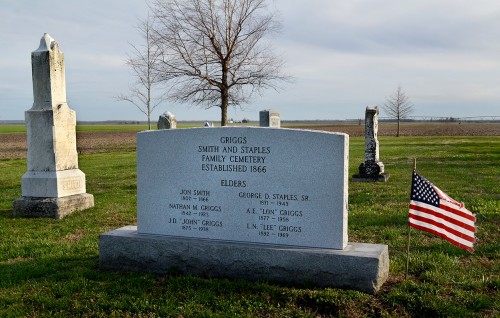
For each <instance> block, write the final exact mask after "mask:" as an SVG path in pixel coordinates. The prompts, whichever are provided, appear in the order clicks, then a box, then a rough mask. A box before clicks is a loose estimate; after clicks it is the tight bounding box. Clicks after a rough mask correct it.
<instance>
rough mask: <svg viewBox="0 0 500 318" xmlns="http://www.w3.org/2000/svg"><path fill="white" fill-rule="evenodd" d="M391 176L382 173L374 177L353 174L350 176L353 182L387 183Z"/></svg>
mask: <svg viewBox="0 0 500 318" xmlns="http://www.w3.org/2000/svg"><path fill="white" fill-rule="evenodd" d="M390 176H391V175H390V174H388V173H382V174H379V175H376V176H371V175H365V174H355V175H353V176H352V181H353V182H387V180H389V177H390Z"/></svg>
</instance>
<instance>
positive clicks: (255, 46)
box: [150, 0, 291, 125]
mask: <svg viewBox="0 0 500 318" xmlns="http://www.w3.org/2000/svg"><path fill="white" fill-rule="evenodd" d="M150 9H151V11H152V12H153V14H154V17H155V20H154V24H153V25H152V34H153V38H154V43H155V45H156V46H158V47H159V48H160V50H161V54H162V57H161V59H160V60H159V61H158V63H157V64H156V65H155V71H156V72H157V74H159V76H160V77H159V78H158V80H159V81H162V82H164V83H165V84H166V86H167V87H168V94H167V95H168V96H167V97H168V99H169V100H171V101H174V102H181V103H191V104H194V105H198V106H202V107H205V108H210V107H214V106H215V107H220V108H221V125H225V124H226V122H227V108H228V107H229V106H236V105H241V104H243V103H246V102H248V101H249V100H250V99H251V98H252V96H253V95H254V94H262V93H263V91H264V90H265V89H268V88H272V89H275V90H279V89H280V87H279V86H278V84H277V83H278V82H283V81H289V80H290V79H291V77H289V76H287V75H285V74H283V72H282V68H283V65H284V63H283V60H282V59H281V58H280V57H279V56H277V55H275V54H273V52H272V50H271V48H270V42H265V40H264V39H265V37H266V36H268V35H271V34H273V33H276V32H277V31H279V30H280V27H281V25H280V23H279V22H278V21H276V18H275V17H276V14H275V13H274V12H271V11H269V8H268V7H267V6H266V4H265V0H153V2H152V4H151V5H150Z"/></svg>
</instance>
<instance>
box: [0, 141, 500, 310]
mask: <svg viewBox="0 0 500 318" xmlns="http://www.w3.org/2000/svg"><path fill="white" fill-rule="evenodd" d="M379 141H380V145H381V146H380V147H381V150H380V153H381V160H382V161H383V162H384V164H385V167H386V172H388V173H390V174H391V178H390V179H389V182H387V183H351V182H350V184H349V240H350V241H352V242H369V243H378V244H387V245H389V254H390V277H389V280H388V281H387V282H386V284H385V285H384V286H383V288H382V290H381V291H380V292H379V293H377V294H376V295H368V294H364V293H360V292H356V291H349V290H341V289H330V288H327V289H316V288H313V287H311V286H309V287H301V288H296V287H293V286H284V285H276V284H271V283H266V282H260V283H249V282H245V281H235V280H226V279H209V278H197V277H191V276H184V275H182V274H180V273H172V274H170V275H154V274H145V273H116V272H102V271H100V270H99V268H98V237H99V234H100V233H103V232H106V231H109V230H112V229H115V228H118V227H122V226H125V225H132V224H135V223H136V170H135V169H136V166H135V164H136V161H135V152H134V151H132V150H126V151H123V150H121V151H114V152H107V153H95V154H88V155H80V157H79V162H80V169H81V170H82V171H83V172H84V173H85V174H86V176H87V192H88V193H92V194H93V195H94V197H95V207H94V208H92V209H90V210H87V211H82V212H77V213H74V214H72V215H70V216H68V217H66V218H64V219H62V220H52V219H22V218H13V217H12V201H13V200H15V199H16V198H18V197H19V196H20V195H21V176H22V175H23V174H24V173H25V172H26V161H25V159H11V160H0V194H1V195H0V317H22V316H28V317H200V316H201V317H330V316H333V317H336V316H346V317H364V316H375V317H381V316H382V317H385V316H392V317H405V316H412V317H414V316H420V317H436V316H448V317H461V316H472V317H474V316H476V317H498V316H499V315H500V293H499V288H500V277H499V274H500V258H499V252H500V233H499V225H500V137H459V136H455V137H428V136H427V137H399V138H396V137H380V138H379ZM415 157H416V158H417V170H418V172H419V173H420V174H422V175H423V176H424V177H426V178H427V179H429V180H430V181H431V182H433V183H434V184H436V185H437V186H438V187H439V188H441V189H442V190H443V191H445V192H446V193H448V194H449V195H450V196H451V197H453V198H455V199H456V200H458V201H463V202H464V203H465V206H466V207H467V208H468V209H469V210H471V211H473V212H474V213H476V217H477V229H478V230H477V231H478V232H477V244H476V248H475V253H474V254H469V253H468V252H466V251H463V250H461V249H459V248H457V247H455V246H453V245H451V244H450V243H448V242H447V241H445V240H443V239H441V238H438V237H436V236H433V235H430V234H427V233H424V232H420V231H418V230H415V229H412V231H411V247H410V270H409V276H408V278H407V279H405V264H406V244H407V239H408V227H407V225H406V224H407V217H408V204H409V192H410V185H411V172H412V167H413V158H415ZM363 158H364V139H363V138H361V137H354V138H351V139H350V161H349V162H350V172H349V173H350V175H352V174H354V173H356V172H357V167H358V166H359V164H360V163H361V162H362V161H363ZM158 168H159V169H161V167H158Z"/></svg>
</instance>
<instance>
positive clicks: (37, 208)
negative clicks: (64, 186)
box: [12, 193, 94, 219]
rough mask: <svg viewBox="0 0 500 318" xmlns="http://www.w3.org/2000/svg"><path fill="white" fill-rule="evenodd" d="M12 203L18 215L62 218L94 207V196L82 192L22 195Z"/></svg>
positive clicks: (14, 211) (15, 214)
mask: <svg viewBox="0 0 500 318" xmlns="http://www.w3.org/2000/svg"><path fill="white" fill-rule="evenodd" d="M12 204H13V206H14V210H13V214H14V216H16V217H25V218H54V219H62V218H63V217H65V216H66V215H68V214H71V213H73V212H76V211H81V210H86V209H88V208H91V207H93V206H94V196H93V195H92V194H88V193H81V194H75V195H70V196H67V197H60V198H38V197H20V198H19V199H17V200H15V201H14V202H13V203H12Z"/></svg>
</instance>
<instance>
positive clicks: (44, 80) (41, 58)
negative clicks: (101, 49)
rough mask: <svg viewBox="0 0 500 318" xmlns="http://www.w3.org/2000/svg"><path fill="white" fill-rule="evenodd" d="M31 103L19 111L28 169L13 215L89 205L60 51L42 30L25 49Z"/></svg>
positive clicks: (51, 213) (58, 214) (58, 213)
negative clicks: (29, 69) (24, 131)
mask: <svg viewBox="0 0 500 318" xmlns="http://www.w3.org/2000/svg"><path fill="white" fill-rule="evenodd" d="M31 64H32V75H33V97H34V102H33V107H32V108H31V109H29V110H28V111H26V112H25V117H26V127H27V139H28V158H27V159H28V160H27V161H28V171H27V172H26V173H25V174H24V175H23V176H22V179H21V188H22V197H21V198H19V199H17V200H15V201H14V202H13V206H14V211H13V212H14V215H15V216H22V217H52V218H58V219H59V218H62V217H64V216H65V215H67V214H70V213H72V212H74V211H78V210H84V209H87V208H90V207H92V206H94V197H93V196H92V195H91V194H88V193H86V186H85V174H84V173H83V172H82V171H81V170H80V169H78V154H77V151H76V130H75V127H76V114H75V112H74V111H73V110H72V109H70V108H69V107H68V104H67V103H66V82H65V72H64V54H63V53H62V52H61V51H60V49H59V45H58V44H57V42H55V41H54V40H53V39H52V38H51V37H50V35H48V34H47V33H45V34H44V36H43V37H42V39H41V40H40V46H39V48H38V49H37V50H36V51H34V52H32V53H31Z"/></svg>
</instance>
